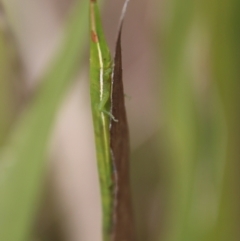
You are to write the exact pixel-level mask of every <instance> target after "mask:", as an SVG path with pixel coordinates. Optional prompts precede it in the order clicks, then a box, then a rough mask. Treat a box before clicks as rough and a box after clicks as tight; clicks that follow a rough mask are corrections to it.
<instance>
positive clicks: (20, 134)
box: [0, 1, 88, 241]
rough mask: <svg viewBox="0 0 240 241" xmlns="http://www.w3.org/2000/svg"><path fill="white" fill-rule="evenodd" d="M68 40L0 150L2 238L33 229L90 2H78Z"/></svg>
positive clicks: (21, 239)
mask: <svg viewBox="0 0 240 241" xmlns="http://www.w3.org/2000/svg"><path fill="white" fill-rule="evenodd" d="M79 2H81V3H78V4H77V5H76V8H75V9H74V13H73V14H72V17H71V19H70V22H69V25H68V28H67V31H66V39H65V42H64V45H63V48H62V50H61V51H60V52H59V54H58V55H57V58H56V61H55V62H54V64H53V66H52V68H51V69H50V71H49V72H48V73H47V74H46V76H45V77H44V79H43V82H42V85H41V88H40V89H39V92H38V93H37V95H36V97H35V98H34V100H33V101H32V103H31V104H30V106H29V108H28V109H27V110H26V111H25V113H24V114H23V116H22V118H21V119H20V121H19V123H18V124H17V125H16V128H15V129H14V130H13V132H12V134H11V136H10V138H9V140H8V141H7V142H6V145H5V147H4V149H2V150H1V154H0V197H1V198H0V240H4V241H25V240H26V239H27V236H28V235H29V232H30V227H31V223H32V221H33V216H34V213H35V209H36V205H37V204H38V201H37V199H38V197H39V194H40V190H41V189H40V188H41V182H42V178H43V174H44V168H45V159H46V151H47V146H48V139H49V135H50V133H51V130H52V126H53V123H54V119H55V115H56V113H57V110H58V108H59V106H60V104H61V100H62V99H63V97H64V96H65V93H66V91H67V89H68V86H69V85H70V83H71V79H73V77H74V75H75V74H76V73H77V71H78V70H79V68H80V59H81V58H82V55H83V49H84V46H85V45H84V44H85V38H86V35H87V12H88V11H87V1H84V2H82V1H79Z"/></svg>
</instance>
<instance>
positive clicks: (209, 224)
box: [159, 0, 225, 241]
mask: <svg viewBox="0 0 240 241" xmlns="http://www.w3.org/2000/svg"><path fill="white" fill-rule="evenodd" d="M200 6H201V2H200V1H189V0H184V1H172V4H171V7H172V9H171V15H170V16H171V17H170V18H169V19H168V20H169V22H168V24H167V27H166V29H165V32H164V37H165V46H164V47H165V48H164V57H165V66H164V67H165V69H164V70H165V78H166V79H165V80H164V88H165V89H164V104H165V109H164V111H165V114H166V129H165V130H166V133H167V141H168V151H169V154H170V159H171V161H170V162H168V165H169V166H168V167H169V170H171V171H169V175H168V177H167V180H168V182H169V183H170V184H169V187H168V190H170V191H169V192H170V194H169V202H168V205H169V206H168V213H167V215H168V217H167V218H168V224H167V227H166V235H165V236H164V238H163V240H166V241H176V240H177V241H191V240H196V241H198V240H199V241H201V240H207V238H208V237H209V235H210V234H211V232H212V231H213V227H214V225H215V224H216V223H215V222H216V218H217V214H218V213H217V211H216V210H217V208H216V209H215V208H213V207H217V206H218V204H219V190H220V188H221V186H220V185H221V181H222V170H223V166H224V154H225V125H224V124H225V123H224V118H223V114H222V106H221V104H220V102H219V100H218V98H217V97H216V96H217V95H215V92H216V90H215V89H214V88H215V86H214V85H211V84H210V81H211V76H209V75H208V74H206V73H202V72H201V68H202V66H201V63H202V62H201V61H202V59H203V60H204V61H207V59H208V57H209V56H208V52H207V51H208V48H207V47H208V45H207V44H206V45H204V44H203V42H204V40H205V39H207V40H209V39H208V36H209V35H208V28H207V27H206V22H205V19H204V18H202V8H201V7H200ZM203 50H205V52H204V51H203ZM199 53H200V54H199ZM205 53H206V54H205ZM199 55H200V57H201V58H200V59H201V61H199V59H198V58H199ZM204 64H205V62H204ZM196 69H197V71H196ZM208 71H209V72H210V71H211V70H210V69H209V70H208ZM206 76H207V77H206ZM205 79H207V81H206V80H205ZM198 81H199V82H200V83H201V84H202V83H204V81H205V82H206V83H205V86H206V87H205V89H204V90H202V92H201V94H199V90H198V89H197V87H198V88H199V86H200V84H199V83H198ZM196 83H197V84H198V85H197V84H196ZM201 88H202V87H201ZM209 93H211V94H209ZM203 203H204V205H203ZM161 238H162V237H161ZM159 240H161V239H159ZM212 240H215V239H212Z"/></svg>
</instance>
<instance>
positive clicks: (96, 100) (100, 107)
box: [90, 1, 113, 241]
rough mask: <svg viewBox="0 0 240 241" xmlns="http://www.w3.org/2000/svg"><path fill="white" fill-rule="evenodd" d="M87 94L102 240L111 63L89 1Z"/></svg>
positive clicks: (108, 220)
mask: <svg viewBox="0 0 240 241" xmlns="http://www.w3.org/2000/svg"><path fill="white" fill-rule="evenodd" d="M90 42H91V43H90V94H91V104H92V116H93V124H94V131H95V144H96V154H97V163H98V172H99V179H100V188H101V199H102V215H103V239H104V241H108V240H110V236H111V231H112V224H113V220H112V217H113V190H112V189H113V183H112V160H111V151H110V128H109V127H110V112H111V103H110V101H111V99H110V97H111V75H112V60H111V56H110V51H109V49H108V45H107V42H106V40H105V37H104V33H103V29H102V26H101V19H100V13H99V9H98V4H97V1H90Z"/></svg>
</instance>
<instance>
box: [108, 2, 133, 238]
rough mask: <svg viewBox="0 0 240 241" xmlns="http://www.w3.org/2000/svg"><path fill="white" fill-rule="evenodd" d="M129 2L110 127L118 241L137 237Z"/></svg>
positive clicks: (116, 67) (118, 46)
mask: <svg viewBox="0 0 240 241" xmlns="http://www.w3.org/2000/svg"><path fill="white" fill-rule="evenodd" d="M127 3H128V1H126V2H125V5H124V7H123V11H122V16H121V19H120V28H119V32H118V37H117V43H116V49H115V58H114V72H113V82H112V115H113V116H114V118H115V119H117V121H114V120H113V119H112V120H111V129H110V133H111V139H110V141H111V150H112V156H113V162H114V164H113V165H114V179H115V182H114V186H115V188H114V189H115V213H114V215H115V226H114V238H113V240H114V241H121V240H126V241H132V240H135V236H134V222H133V211H132V204H131V191H130V178H129V155H130V148H129V133H128V123H127V116H126V110H125V103H124V90H123V80H122V77H123V76H122V48H121V35H122V24H123V18H124V15H125V12H126V7H127Z"/></svg>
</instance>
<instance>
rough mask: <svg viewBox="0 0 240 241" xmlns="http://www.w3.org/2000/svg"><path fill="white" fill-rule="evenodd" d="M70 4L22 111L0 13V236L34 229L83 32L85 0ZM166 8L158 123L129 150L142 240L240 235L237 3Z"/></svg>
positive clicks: (21, 240) (21, 235)
mask: <svg viewBox="0 0 240 241" xmlns="http://www.w3.org/2000/svg"><path fill="white" fill-rule="evenodd" d="M3 2H6V1H3ZM77 2H79V3H77V5H76V6H75V8H74V10H73V13H72V14H71V16H70V19H69V22H68V23H67V26H66V31H65V40H64V44H63V46H62V48H61V49H60V51H59V52H58V53H57V55H56V58H55V61H54V62H53V64H52V65H51V66H49V68H48V72H47V73H46V74H45V75H44V77H43V78H42V81H41V85H40V86H39V88H38V90H37V92H36V94H35V95H34V96H33V98H32V99H31V101H30V102H29V104H28V105H27V106H25V110H24V112H22V115H21V116H18V107H19V102H21V101H19V96H20V95H21V94H20V93H16V90H17V89H18V87H19V83H20V79H21V74H20V72H18V71H20V70H19V69H18V67H17V66H16V65H17V63H18V56H17V52H16V50H15V47H16V46H14V42H13V41H10V40H9V37H10V35H9V32H11V31H8V29H7V28H8V27H9V26H7V25H5V20H4V18H5V16H4V17H3V15H2V13H1V15H0V67H1V68H0V197H1V198H0V240H1V241H2V240H3V241H25V240H27V236H28V235H29V234H30V233H31V228H32V223H33V218H34V215H35V212H36V209H37V207H38V203H39V199H40V196H41V190H42V188H41V185H42V184H41V183H42V180H43V178H44V176H45V172H44V170H45V161H46V152H47V150H48V141H49V137H50V134H51V131H52V129H53V124H54V119H55V116H56V113H57V110H58V108H59V106H60V104H61V101H62V99H63V98H64V96H65V94H66V93H67V90H68V87H69V85H70V83H71V81H72V79H73V78H74V76H75V74H76V73H77V71H78V70H79V68H80V64H81V62H80V60H81V58H82V57H83V50H84V44H85V39H86V36H88V34H87V31H88V30H87V27H88V26H87V19H88V17H87V15H88V9H87V8H88V2H87V1H80V0H79V1H77ZM165 7H166V8H165V9H164V14H165V19H164V20H163V21H162V22H161V23H160V24H161V30H162V31H161V43H162V46H161V51H160V58H161V60H163V61H161V64H163V65H162V66H161V69H162V70H163V73H164V74H163V75H162V76H161V81H160V82H161V91H159V95H160V98H161V99H160V100H159V101H161V104H162V105H163V107H164V108H163V109H162V110H161V113H160V115H162V116H164V124H163V126H162V127H161V130H160V131H159V132H158V133H156V135H155V136H153V137H152V138H150V139H149V140H147V141H146V142H145V143H144V144H143V145H142V146H140V147H139V148H138V149H137V150H135V151H134V153H133V154H132V160H133V162H132V184H133V185H132V186H133V196H134V206H135V213H136V215H135V217H136V226H137V231H138V234H139V235H138V236H139V241H145V240H149V241H155V240H156V241H157V240H159V241H160V240H161V241H192V240H194V241H212V240H217V241H228V240H230V241H237V240H239V239H240V233H239V230H238V225H239V222H240V220H239V219H240V218H239V217H240V210H239V205H238V203H239V201H240V200H239V193H240V192H239V190H238V185H239V183H240V182H239V181H240V180H239V173H238V170H239V156H240V151H239V150H240V148H239V144H240V125H239V122H240V108H239V103H240V95H239V93H238V92H239V90H240V81H239V77H240V76H239V75H240V72H239V66H238V65H239V62H240V48H239V43H240V28H239V23H240V15H239V10H240V1H239V0H222V1H217V0H210V1H207V0H194V1H192V0H181V1H179V0H171V1H165ZM13 15H14V14H13ZM13 15H11V17H12V18H13V17H14V16H13ZM7 17H8V16H7ZM161 20H162V19H161ZM6 27H7V28H6ZM13 36H14V32H13ZM10 38H11V37H10ZM159 62H160V61H159ZM16 86H17V87H16ZM13 123H14V126H13Z"/></svg>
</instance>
